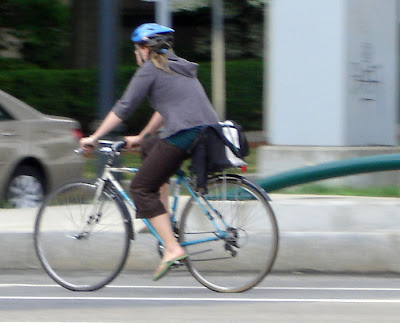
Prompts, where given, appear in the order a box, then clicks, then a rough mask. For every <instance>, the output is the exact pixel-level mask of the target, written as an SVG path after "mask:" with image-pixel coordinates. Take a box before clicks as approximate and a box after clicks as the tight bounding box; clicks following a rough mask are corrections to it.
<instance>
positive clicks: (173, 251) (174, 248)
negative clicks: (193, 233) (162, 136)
mask: <svg viewBox="0 0 400 323" xmlns="http://www.w3.org/2000/svg"><path fill="white" fill-rule="evenodd" d="M186 158H187V154H186V152H185V151H183V150H181V149H179V148H178V147H176V146H174V145H172V144H170V143H168V142H165V141H163V140H160V141H159V142H158V143H157V144H156V145H155V147H154V148H152V149H151V150H150V151H149V153H148V154H147V156H146V158H145V159H144V160H143V163H142V166H141V167H140V169H139V172H138V173H137V174H136V176H135V177H134V178H133V181H132V183H131V194H132V197H133V200H134V202H135V205H136V207H137V217H138V218H147V219H148V220H149V221H150V223H151V224H152V226H153V227H154V229H155V230H156V231H157V233H158V234H159V236H160V238H161V239H162V241H163V243H164V255H163V258H162V261H161V264H160V266H159V267H158V268H157V270H156V273H155V277H156V276H157V273H158V272H161V271H163V269H165V268H166V267H165V266H166V263H168V262H170V261H172V260H174V259H176V258H179V257H181V256H184V255H185V250H184V249H183V248H182V247H181V246H180V244H179V243H178V241H177V240H176V238H175V234H174V232H173V229H172V225H171V221H170V216H169V213H168V197H169V194H168V184H166V182H167V181H168V179H169V177H170V176H172V175H173V174H174V173H175V172H176V171H177V170H178V169H179V167H180V165H181V163H182V161H183V160H185V159H186ZM167 268H168V267H167ZM157 279H158V278H157Z"/></svg>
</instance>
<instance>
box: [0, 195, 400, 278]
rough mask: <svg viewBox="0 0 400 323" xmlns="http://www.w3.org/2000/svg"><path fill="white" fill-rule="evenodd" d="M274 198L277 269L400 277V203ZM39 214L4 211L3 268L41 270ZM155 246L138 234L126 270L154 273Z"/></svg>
mask: <svg viewBox="0 0 400 323" xmlns="http://www.w3.org/2000/svg"><path fill="white" fill-rule="evenodd" d="M271 198H272V207H273V209H274V212H275V215H276V217H277V220H278V225H279V229H280V247H279V251H278V257H277V260H276V263H275V266H274V269H273V270H274V271H279V272H293V271H316V272H324V273H363V274H364V273H388V272H390V273H393V272H396V273H400V212H399V210H400V199H396V198H367V197H342V196H341V197H339V196H305V195H278V194H271ZM36 211H37V210H35V209H0V257H1V258H0V259H1V262H0V269H36V268H40V264H39V262H38V260H37V256H36V253H35V250H34V247H33V235H32V232H33V227H34V221H35V217H36ZM139 221H140V220H139ZM156 247H157V242H156V240H155V239H154V238H153V237H152V236H151V234H149V233H139V234H137V235H136V241H134V242H133V243H132V246H131V256H130V257H129V260H128V263H127V268H130V269H136V270H153V269H154V268H155V266H156V265H157V264H158V262H159V257H158V254H157V251H156V250H157V248H156ZM111 249H112V248H110V250H111Z"/></svg>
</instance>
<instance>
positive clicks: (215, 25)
mask: <svg viewBox="0 0 400 323" xmlns="http://www.w3.org/2000/svg"><path fill="white" fill-rule="evenodd" d="M222 1H223V0H212V1H211V9H212V44H211V57H212V68H211V73H212V76H211V84H212V103H213V106H214V108H215V110H216V112H217V115H218V117H219V119H220V120H224V119H225V37H224V4H223V2H222Z"/></svg>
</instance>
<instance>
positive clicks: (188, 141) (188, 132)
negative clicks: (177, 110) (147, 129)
mask: <svg viewBox="0 0 400 323" xmlns="http://www.w3.org/2000/svg"><path fill="white" fill-rule="evenodd" d="M201 128H203V126H198V127H194V128H190V129H185V130H181V131H179V132H177V133H176V134H173V135H172V136H169V137H168V138H165V139H166V140H167V141H168V142H170V143H171V144H173V145H175V146H177V147H179V148H180V149H182V150H188V149H189V148H190V147H191V145H192V143H193V141H194V140H195V139H196V137H197V135H198V134H199V132H200V130H201Z"/></svg>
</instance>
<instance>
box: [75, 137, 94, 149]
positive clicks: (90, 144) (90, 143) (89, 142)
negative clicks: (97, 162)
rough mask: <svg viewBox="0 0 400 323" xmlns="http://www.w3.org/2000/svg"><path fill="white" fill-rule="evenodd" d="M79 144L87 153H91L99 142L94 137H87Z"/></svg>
mask: <svg viewBox="0 0 400 323" xmlns="http://www.w3.org/2000/svg"><path fill="white" fill-rule="evenodd" d="M79 144H80V146H81V148H82V149H83V151H84V152H85V153H90V152H93V150H94V149H95V148H96V145H97V140H96V139H95V138H93V137H92V136H90V137H85V138H82V139H81V140H80V141H79Z"/></svg>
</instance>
